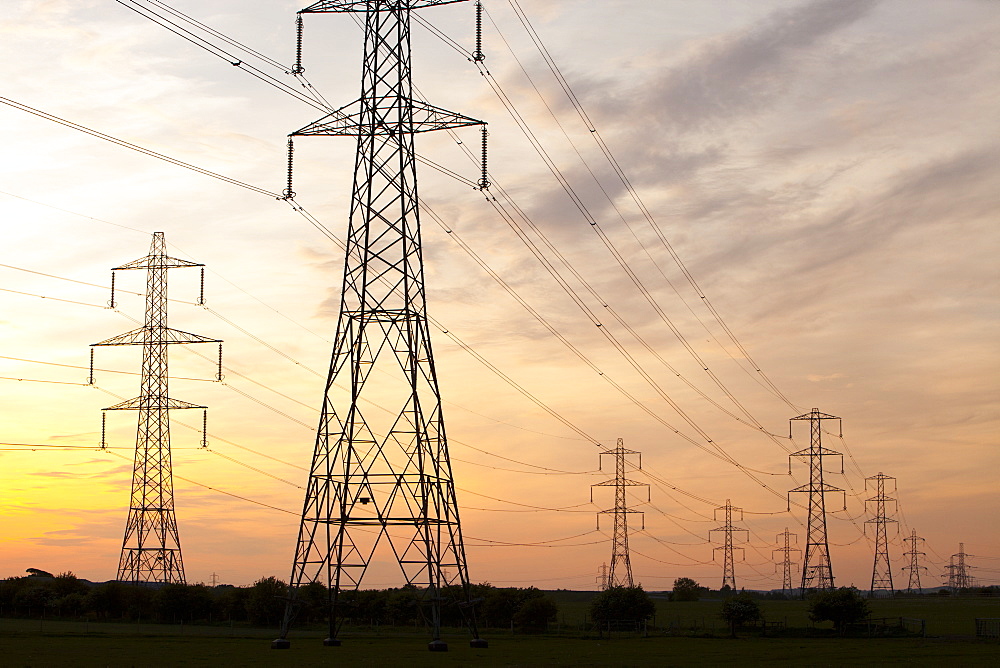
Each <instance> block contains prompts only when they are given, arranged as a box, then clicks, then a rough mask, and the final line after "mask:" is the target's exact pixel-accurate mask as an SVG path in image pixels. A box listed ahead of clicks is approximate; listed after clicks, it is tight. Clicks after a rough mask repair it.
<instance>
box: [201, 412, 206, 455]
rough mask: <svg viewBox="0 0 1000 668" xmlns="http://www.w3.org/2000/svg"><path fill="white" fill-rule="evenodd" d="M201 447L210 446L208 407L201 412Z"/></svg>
mask: <svg viewBox="0 0 1000 668" xmlns="http://www.w3.org/2000/svg"><path fill="white" fill-rule="evenodd" d="M201 447H203V448H207V447H208V409H205V410H203V411H202V412H201Z"/></svg>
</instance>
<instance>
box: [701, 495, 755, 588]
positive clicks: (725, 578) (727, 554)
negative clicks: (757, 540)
mask: <svg viewBox="0 0 1000 668" xmlns="http://www.w3.org/2000/svg"><path fill="white" fill-rule="evenodd" d="M720 510H721V511H723V512H725V517H726V523H725V524H723V525H722V526H721V527H716V528H714V529H709V531H708V539H709V540H711V539H712V533H713V532H715V531H721V532H723V535H724V536H725V537H724V538H723V541H722V545H721V546H719V547H716V548H713V550H712V556H713V557H714V556H715V553H716V551H718V550H722V551H723V560H722V588H725V587H726V585H729V588H730V589H733V590H735V589H736V567H735V565H734V564H733V533H745V534H746V535H747V539H748V540H749V538H750V532H749V531H747V530H746V529H741V528H739V527H737V526H733V511H734V510H735V511H736V512H738V513H739V514H740V519H739V520H738V521H740V522H742V521H743V509H742V508H736V507H735V506H733V504H732V503H730V502H729V499H726V504H725V505H724V506H719V507H718V508H716V509H715V516H716V517H715V519H716V521H718V514H719V511H720ZM735 549H737V550H743V548H742V547H737V548H735Z"/></svg>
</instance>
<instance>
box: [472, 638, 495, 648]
mask: <svg viewBox="0 0 1000 668" xmlns="http://www.w3.org/2000/svg"><path fill="white" fill-rule="evenodd" d="M489 646H490V641H489V640H486V639H485V638H473V639H472V640H470V641H469V647H471V648H472V649H486V648H488V647H489Z"/></svg>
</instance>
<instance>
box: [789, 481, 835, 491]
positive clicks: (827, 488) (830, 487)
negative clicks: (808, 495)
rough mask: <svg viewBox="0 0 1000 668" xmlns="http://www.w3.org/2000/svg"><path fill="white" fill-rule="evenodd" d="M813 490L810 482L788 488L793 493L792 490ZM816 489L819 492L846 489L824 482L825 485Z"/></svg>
mask: <svg viewBox="0 0 1000 668" xmlns="http://www.w3.org/2000/svg"><path fill="white" fill-rule="evenodd" d="M811 491H813V489H812V487H811V486H810V485H809V484H805V485H799V486H798V487H796V488H795V489H790V490H788V493H789V494H791V493H792V492H811ZM815 491H819V492H843V491H844V490H842V489H841V488H839V487H834V486H833V485H831V484H829V483H826V482H824V483H823V485H822V486H819V488H818V489H817V490H815Z"/></svg>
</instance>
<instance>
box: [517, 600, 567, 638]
mask: <svg viewBox="0 0 1000 668" xmlns="http://www.w3.org/2000/svg"><path fill="white" fill-rule="evenodd" d="M558 612H559V608H557V607H556V604H555V601H553V600H552V599H551V598H549V597H548V596H539V597H537V598H529V599H528V600H526V601H525V602H524V603H522V604H521V607H520V608H518V610H517V612H515V613H514V620H513V621H514V624H515V625H516V626H517V627H518V628H520V629H521V630H522V631H526V632H528V633H533V632H534V633H538V632H541V631H545V630H547V629H548V628H549V622H554V621H555V620H556V615H557V614H558Z"/></svg>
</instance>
